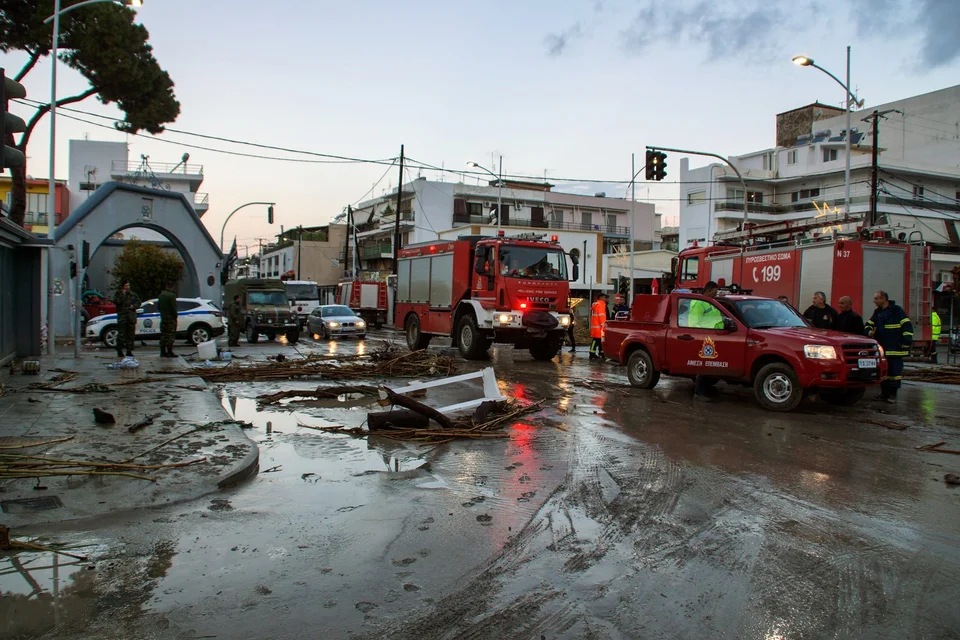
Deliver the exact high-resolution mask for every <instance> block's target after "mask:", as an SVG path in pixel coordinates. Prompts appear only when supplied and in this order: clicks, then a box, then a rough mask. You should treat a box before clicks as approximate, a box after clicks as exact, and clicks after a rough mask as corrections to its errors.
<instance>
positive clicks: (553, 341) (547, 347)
mask: <svg viewBox="0 0 960 640" xmlns="http://www.w3.org/2000/svg"><path fill="white" fill-rule="evenodd" d="M562 344H563V342H562V341H561V340H560V339H557V338H544V339H543V340H540V341H539V342H535V343H534V344H533V346H532V347H530V355H531V356H533V359H534V360H541V361H547V360H553V359H554V357H556V355H557V353H558V352H559V351H560V346H561V345H562ZM484 351H486V349H484Z"/></svg>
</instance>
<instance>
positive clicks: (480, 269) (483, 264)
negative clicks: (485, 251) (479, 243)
mask: <svg viewBox="0 0 960 640" xmlns="http://www.w3.org/2000/svg"><path fill="white" fill-rule="evenodd" d="M473 270H474V271H476V272H477V273H478V274H480V275H481V276H483V275H486V273H487V260H486V258H485V257H483V256H479V255H478V256H477V261H476V262H475V263H474V265H473Z"/></svg>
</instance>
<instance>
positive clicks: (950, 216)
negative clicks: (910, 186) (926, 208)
mask: <svg viewBox="0 0 960 640" xmlns="http://www.w3.org/2000/svg"><path fill="white" fill-rule="evenodd" d="M886 185H891V186H897V185H894V184H892V183H890V182H887V181H886V180H881V181H880V189H881V190H882V191H883V192H884V193H885V194H887V195H888V196H890V197H891V198H893V199H894V200H896V204H898V205H900V206H901V207H903V203H904V202H906V203H907V204H914V205H915V204H916V202H917V201H918V200H920V201H923V200H922V199H921V198H917V199H914V200H908V199H907V198H901V197H900V196H898V195H894V194H893V193H892V192H891V191H890V190H889V189H887V188H886ZM901 188H902V187H901ZM934 204H942V203H934ZM939 211H940V213H942V214H943V215H945V216H947V219H949V220H960V216H958V215H955V214H952V213H950V212H948V211H943V210H942V209H940V210H939Z"/></svg>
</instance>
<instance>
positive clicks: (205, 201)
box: [193, 193, 210, 216]
mask: <svg viewBox="0 0 960 640" xmlns="http://www.w3.org/2000/svg"><path fill="white" fill-rule="evenodd" d="M209 208H210V194H209V193H195V194H193V210H194V211H196V212H197V215H198V216H202V215H203V214H205V213H206V212H207V209H209Z"/></svg>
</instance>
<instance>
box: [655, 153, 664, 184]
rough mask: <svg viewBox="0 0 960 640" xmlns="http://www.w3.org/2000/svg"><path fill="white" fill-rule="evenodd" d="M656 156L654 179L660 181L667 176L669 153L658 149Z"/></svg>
mask: <svg viewBox="0 0 960 640" xmlns="http://www.w3.org/2000/svg"><path fill="white" fill-rule="evenodd" d="M656 156H657V160H656V162H654V164H653V166H654V172H653V179H654V180H658V181H659V180H663V179H664V178H666V177H667V154H665V153H664V152H663V151H657V152H656Z"/></svg>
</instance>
